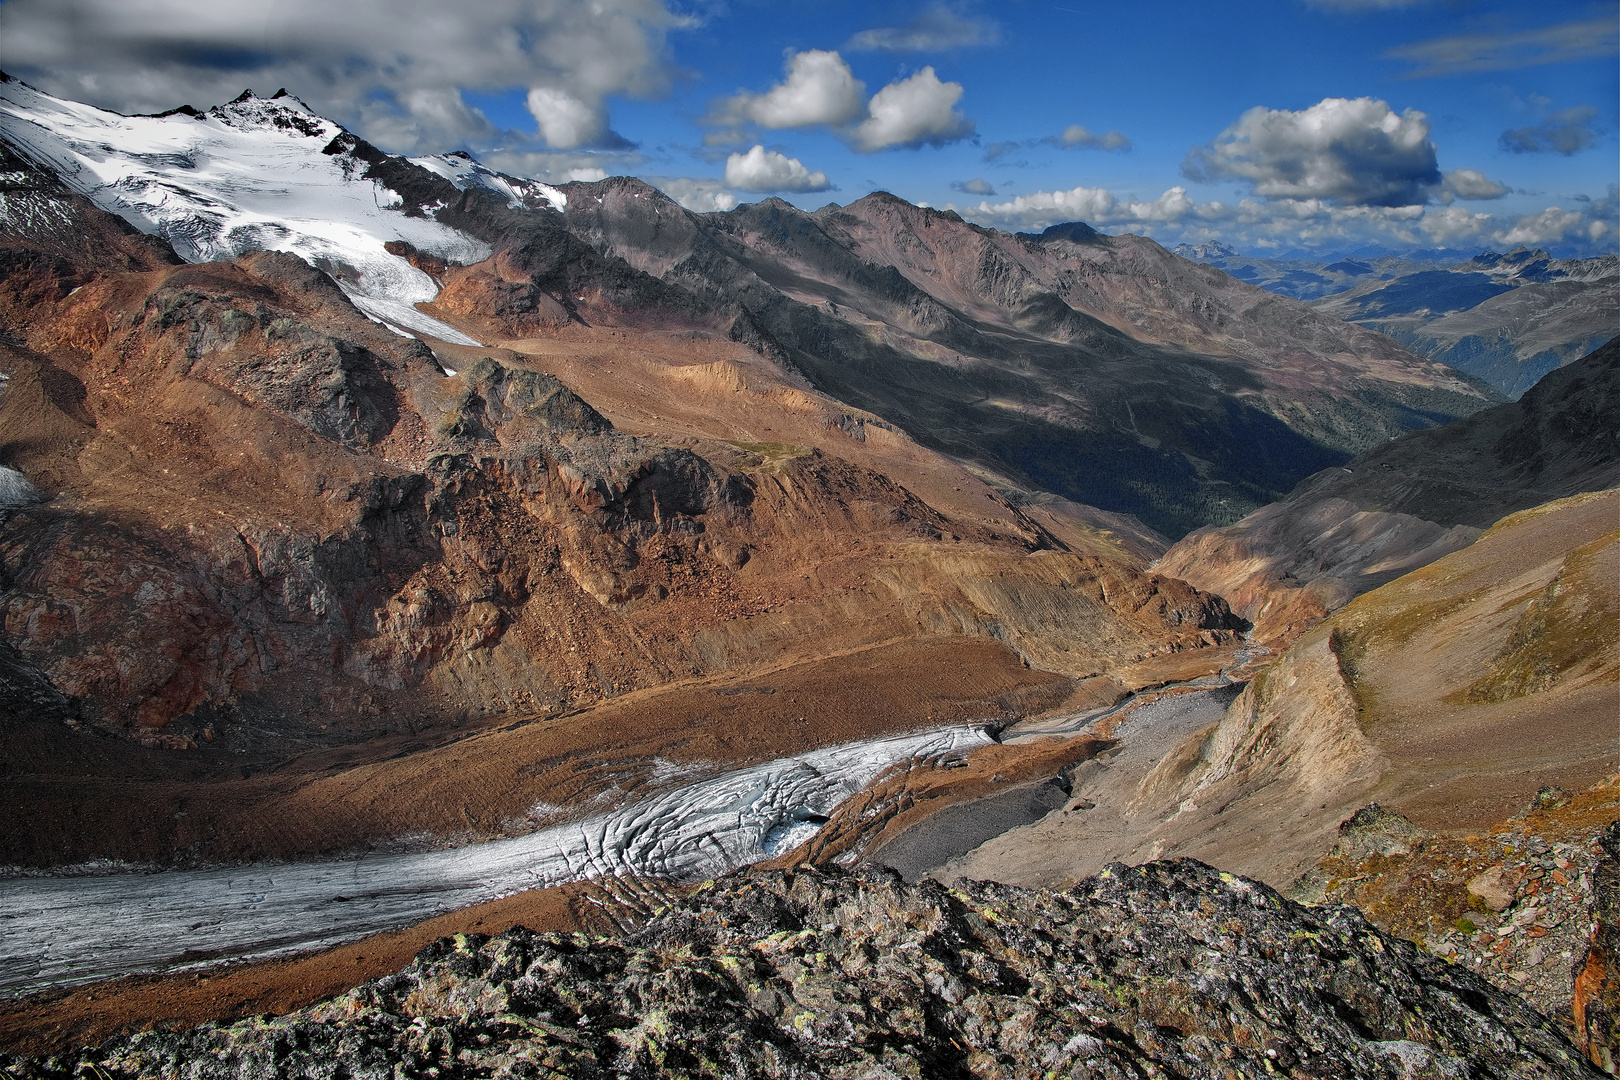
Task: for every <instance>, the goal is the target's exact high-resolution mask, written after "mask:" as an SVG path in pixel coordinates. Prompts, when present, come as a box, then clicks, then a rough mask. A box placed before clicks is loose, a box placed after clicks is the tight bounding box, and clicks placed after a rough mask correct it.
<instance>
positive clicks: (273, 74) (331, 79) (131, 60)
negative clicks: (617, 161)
mask: <svg viewBox="0 0 1620 1080" xmlns="http://www.w3.org/2000/svg"><path fill="white" fill-rule="evenodd" d="M4 19H5V33H4V35H3V36H0V66H3V67H4V68H5V69H6V70H7V71H9V72H10V73H12V74H14V75H18V76H21V77H22V78H25V79H27V80H28V81H30V82H32V83H34V84H35V85H37V86H40V87H41V88H42V89H44V90H47V91H49V92H51V93H55V94H60V95H62V96H64V97H70V98H73V99H75V100H78V101H87V102H89V103H91V104H94V105H99V106H101V107H103V108H110V109H116V110H118V111H120V112H150V111H156V110H160V109H166V108H171V107H173V106H175V105H179V104H184V103H190V104H194V105H209V104H214V103H216V102H223V101H227V100H229V99H230V98H232V97H235V96H236V94H237V93H238V92H240V91H241V90H242V88H243V86H244V85H248V86H252V87H254V88H255V89H257V90H259V91H260V92H262V93H270V92H271V91H274V90H275V89H277V88H278V87H282V86H285V87H288V88H289V89H291V90H292V91H293V92H294V93H296V94H297V95H298V96H299V97H301V98H303V99H304V100H305V101H307V102H309V104H310V105H311V107H313V108H315V109H316V110H317V111H319V112H321V113H323V114H325V115H328V116H331V117H332V118H333V119H336V120H339V121H341V122H343V123H345V124H348V125H350V126H352V127H354V128H355V129H356V130H357V131H359V132H360V134H361V135H363V136H365V137H366V138H368V139H371V140H373V141H375V142H377V143H378V144H379V145H381V146H383V147H385V148H386V149H389V150H394V151H407V152H408V151H416V150H429V151H439V150H444V149H447V148H448V147H450V146H453V145H456V144H464V143H467V142H469V141H476V140H488V139H490V138H492V137H494V136H495V135H497V134H498V133H497V132H495V130H494V125H492V124H491V123H490V122H489V120H488V119H487V118H486V117H484V116H483V114H482V113H479V112H478V111H477V110H475V109H472V108H471V107H469V106H467V105H466V104H465V102H464V101H463V100H462V99H461V95H460V92H459V91H462V90H478V91H488V92H492V93H503V92H505V91H508V90H510V89H512V88H514V87H539V88H546V89H548V90H550V91H552V92H555V93H556V94H561V95H566V97H567V99H568V103H563V101H562V98H560V97H558V98H552V99H543V100H542V102H541V104H543V105H546V104H549V105H552V106H555V107H553V108H549V109H547V110H546V111H545V113H544V115H543V116H541V117H539V124H540V134H541V135H542V136H544V137H545V138H546V139H547V141H548V142H551V144H552V145H553V146H557V147H563V146H580V145H584V144H585V141H587V140H591V139H607V140H608V141H613V140H612V139H610V138H609V132H610V129H609V127H608V117H607V112H606V107H605V105H604V102H605V100H606V99H607V98H608V97H610V96H612V95H616V94H623V95H630V96H654V95H657V94H660V93H662V92H663V91H664V90H665V89H666V88H667V87H668V85H669V83H670V80H671V75H672V66H671V63H670V60H669V56H668V49H667V34H668V32H669V31H670V30H671V29H673V28H675V27H677V26H679V25H682V23H683V18H682V17H681V16H678V15H676V14H674V13H673V12H672V11H671V10H670V9H669V8H668V7H667V6H666V4H665V0H547V2H545V3H535V2H533V0H482V2H480V3H478V4H475V5H464V6H460V7H453V6H447V5H445V4H443V3H441V2H439V0H345V2H342V3H334V2H332V0H278V2H277V3H274V4H245V3H219V2H217V0H140V2H130V0H7V2H6V3H5V7H4ZM548 125H549V126H548ZM553 136H554V137H555V138H556V139H557V140H560V141H555V142H553V141H552V138H553ZM576 140H577V141H576Z"/></svg>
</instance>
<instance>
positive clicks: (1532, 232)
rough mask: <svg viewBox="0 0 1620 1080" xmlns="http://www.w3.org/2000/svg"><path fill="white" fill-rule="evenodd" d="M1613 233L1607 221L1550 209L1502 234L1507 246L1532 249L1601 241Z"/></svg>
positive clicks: (1572, 212)
mask: <svg viewBox="0 0 1620 1080" xmlns="http://www.w3.org/2000/svg"><path fill="white" fill-rule="evenodd" d="M1608 231H1609V225H1608V223H1607V222H1605V221H1601V220H1596V219H1593V218H1589V217H1588V216H1587V215H1586V214H1583V213H1581V212H1580V211H1579V210H1563V209H1560V208H1559V207H1556V206H1549V207H1547V209H1545V210H1543V211H1542V212H1541V213H1539V214H1530V215H1528V216H1526V217H1522V218H1520V219H1519V220H1518V221H1516V222H1514V223H1513V225H1512V226H1511V227H1510V228H1508V229H1507V230H1506V231H1504V232H1502V233H1500V234H1498V235H1499V237H1500V239H1501V242H1502V244H1503V245H1505V246H1508V247H1518V246H1520V245H1521V244H1523V245H1528V246H1532V247H1539V246H1545V245H1547V244H1556V243H1558V242H1560V241H1563V240H1568V239H1572V238H1574V239H1588V238H1590V239H1592V240H1597V239H1599V238H1600V237H1602V236H1603V235H1604V234H1605V233H1606V232H1608Z"/></svg>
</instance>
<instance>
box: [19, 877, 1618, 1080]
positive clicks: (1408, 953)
mask: <svg viewBox="0 0 1620 1080" xmlns="http://www.w3.org/2000/svg"><path fill="white" fill-rule="evenodd" d="M0 1075H5V1076H8V1077H68V1076H91V1075H93V1076H97V1077H103V1078H108V1080H110V1078H113V1077H137V1076H142V1077H144V1076H186V1077H192V1078H197V1080H203V1078H208V1077H242V1078H248V1077H271V1076H275V1077H340V1076H341V1077H377V1078H382V1077H428V1076H442V1077H450V1076H456V1077H472V1076H479V1077H485V1076H487V1077H534V1076H552V1075H567V1076H581V1077H584V1076H626V1077H638V1076H660V1075H675V1076H716V1077H718V1076H728V1077H754V1076H759V1077H800V1076H803V1077H808V1076H830V1077H893V1076H915V1077H923V1076H926V1077H946V1076H950V1077H963V1076H985V1077H1026V1076H1027V1077H1036V1076H1042V1077H1046V1076H1072V1077H1145V1076H1175V1077H1188V1078H1192V1077H1200V1078H1201V1077H1210V1078H1214V1077H1260V1076H1274V1075H1282V1076H1292V1077H1320V1078H1326V1077H1357V1078H1368V1080H1370V1078H1381V1077H1387V1078H1390V1080H1394V1078H1397V1077H1400V1078H1413V1077H1433V1078H1440V1077H1481V1078H1483V1077H1515V1078H1528V1077H1576V1076H1588V1075H1598V1074H1597V1073H1595V1072H1594V1071H1593V1069H1592V1067H1591V1066H1590V1065H1588V1064H1587V1063H1586V1062H1585V1061H1584V1060H1583V1059H1582V1058H1581V1056H1580V1055H1579V1054H1578V1053H1577V1052H1576V1050H1575V1048H1574V1047H1573V1046H1571V1045H1570V1044H1569V1043H1568V1042H1567V1041H1565V1040H1564V1039H1563V1038H1562V1037H1561V1036H1560V1035H1558V1034H1557V1033H1556V1031H1555V1029H1554V1028H1553V1026H1552V1025H1551V1023H1550V1022H1549V1021H1547V1020H1546V1019H1545V1018H1544V1017H1543V1016H1542V1015H1541V1014H1539V1013H1537V1012H1536V1011H1534V1010H1533V1009H1531V1008H1530V1007H1529V1006H1528V1005H1526V1004H1525V1003H1524V1002H1523V1001H1522V1000H1521V999H1519V998H1517V997H1516V996H1514V995H1512V994H1509V993H1506V992H1504V991H1501V990H1498V989H1496V988H1495V987H1493V986H1491V985H1490V984H1489V983H1487V982H1485V981H1484V980H1482V979H1480V978H1478V977H1477V976H1475V975H1473V974H1471V973H1470V972H1467V971H1465V970H1463V969H1461V968H1458V967H1454V966H1452V965H1449V964H1447V963H1445V962H1444V961H1441V960H1439V959H1437V958H1435V957H1433V956H1430V955H1428V954H1425V953H1422V952H1420V951H1418V950H1417V949H1416V948H1415V947H1414V946H1413V945H1411V944H1410V943H1408V942H1405V941H1401V940H1398V939H1395V938H1392V937H1389V936H1386V935H1384V934H1382V933H1381V932H1379V931H1378V930H1376V929H1375V928H1373V927H1372V926H1371V925H1370V924H1368V923H1367V922H1366V921H1365V920H1364V919H1363V918H1362V917H1361V916H1360V914H1359V913H1357V912H1356V911H1355V910H1354V909H1352V908H1348V907H1334V908H1326V909H1308V908H1303V907H1300V906H1298V905H1296V904H1293V903H1291V902H1289V901H1287V900H1285V899H1283V898H1282V897H1281V896H1280V895H1278V894H1277V893H1276V892H1274V891H1272V890H1271V889H1269V888H1267V887H1265V886H1264V885H1261V884H1259V883H1256V882H1253V881H1249V880H1246V879H1243V878H1239V877H1236V876H1234V875H1231V874H1224V873H1220V872H1218V871H1215V870H1213V869H1211V868H1209V867H1207V866H1205V865H1203V864H1202V863H1198V862H1194V861H1190V860H1177V861H1167V862H1158V863H1151V864H1149V865H1146V866H1143V867H1139V868H1127V867H1125V866H1123V865H1118V864H1116V865H1114V866H1111V867H1109V868H1108V869H1107V870H1106V871H1105V872H1104V873H1102V874H1100V875H1098V876H1096V877H1094V878H1089V879H1087V880H1086V881H1083V882H1081V883H1080V884H1079V885H1078V886H1076V887H1075V888H1074V889H1072V890H1070V891H1068V892H1064V893H1048V892H1032V891H1025V890H1020V889H1016V888H1012V887H1008V886H997V885H990V884H983V883H979V884H966V885H963V886H962V887H961V888H959V889H956V890H950V891H947V890H946V889H945V888H943V887H941V886H939V885H937V884H934V883H931V882H929V883H923V884H920V885H915V886H907V885H904V884H903V883H901V882H899V881H898V880H896V878H895V877H894V876H893V875H891V874H888V873H886V872H883V871H878V870H865V871H861V872H858V873H838V872H828V871H817V870H802V869H801V870H796V871H773V872H769V873H751V874H738V875H733V876H730V877H727V878H724V879H722V880H721V881H719V882H717V883H716V884H714V885H712V886H709V887H708V888H706V889H704V890H702V891H700V892H699V893H697V894H696V895H694V896H692V897H691V898H689V899H688V900H686V901H684V902H682V903H680V904H678V905H677V906H675V907H674V908H672V909H670V910H669V911H667V912H665V913H664V914H663V915H661V916H659V917H657V918H655V919H653V920H652V921H651V922H649V923H648V924H647V925H646V926H644V927H643V928H642V929H641V930H640V931H638V932H636V933H634V934H632V935H630V936H628V937H625V938H619V939H611V938H589V937H585V936H582V935H556V934H535V933H532V932H529V931H526V930H522V929H514V930H511V931H508V932H507V933H505V934H502V935H499V936H497V937H494V938H486V937H483V936H459V937H456V938H445V939H441V940H440V941H438V942H436V943H435V944H434V945H432V946H430V947H429V948H428V949H426V950H424V951H423V952H422V953H421V954H420V955H419V956H418V957H417V958H416V959H415V960H414V961H413V962H412V963H411V965H410V966H408V967H407V968H406V969H405V970H404V971H402V972H400V973H399V974H397V975H393V976H389V977H387V978H384V979H380V980H377V981H374V982H371V983H367V984H365V985H363V986H361V987H359V988H357V989H356V990H354V991H351V992H350V993H348V994H346V995H344V996H342V997H339V998H336V999H333V1000H332V1001H329V1002H326V1003H323V1004H320V1005H317V1006H313V1007H311V1008H309V1009H305V1010H303V1011H301V1012H298V1013H294V1014H292V1015H290V1016H286V1017H282V1018H278V1019H268V1018H266V1019H262V1020H252V1021H243V1022H240V1023H237V1024H233V1025H231V1026H228V1027H214V1026H210V1025H204V1026H203V1027H201V1028H198V1029H196V1030H194V1031H191V1032H186V1033H179V1034H174V1033H165V1032H146V1033H142V1034H139V1035H136V1036H133V1037H131V1038H128V1039H124V1040H119V1041H114V1042H111V1043H109V1044H107V1045H105V1046H103V1047H101V1048H100V1049H99V1050H95V1051H89V1052H86V1053H84V1054H83V1055H82V1056H81V1057H79V1058H77V1059H54V1060H50V1061H43V1062H40V1061H23V1060H16V1059H14V1060H12V1061H10V1062H7V1063H5V1064H4V1066H0Z"/></svg>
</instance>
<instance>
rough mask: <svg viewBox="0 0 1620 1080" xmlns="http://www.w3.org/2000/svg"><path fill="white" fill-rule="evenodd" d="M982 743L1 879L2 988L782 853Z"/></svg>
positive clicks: (281, 946) (935, 737)
mask: <svg viewBox="0 0 1620 1080" xmlns="http://www.w3.org/2000/svg"><path fill="white" fill-rule="evenodd" d="M990 741H991V738H990V736H989V734H988V733H987V732H986V731H985V729H984V728H982V727H975V726H966V725H962V726H956V727H948V728H941V729H936V730H931V731H921V732H912V733H909V734H904V735H891V736H888V737H885V738H879V739H871V740H867V741H864V742H856V743H845V744H843V745H841V746H831V747H827V748H825V749H821V750H812V751H809V752H807V753H803V754H797V755H794V756H792V757H786V758H778V759H777V760H775V761H767V762H763V763H761V764H758V765H752V766H748V767H746V768H742V769H737V770H734V771H732V772H727V773H722V774H720V775H717V776H711V777H708V778H707V779H702V780H697V781H695V782H693V783H690V784H687V785H685V786H682V787H677V788H673V789H670V790H665V791H662V792H660V793H658V794H655V795H653V796H651V797H650V798H646V799H643V800H641V801H639V802H635V803H631V804H630V805H628V806H622V807H619V808H617V809H614V810H610V811H608V812H606V813H602V814H597V815H595V816H592V817H587V818H584V819H582V820H580V821H576V822H573V823H571V824H566V825H554V826H552V827H550V828H546V829H542V830H540V831H538V832H534V833H530V834H529V835H527V836H519V837H514V838H511V839H507V840H493V841H490V842H488V843H483V844H470V845H467V846H465V847H457V848H450V849H447V850H438V851H426V852H418V853H414V854H391V855H367V856H365V857H363V858H360V859H355V860H343V861H337V860H333V861H327V862H314V863H292V864H288V865H273V864H272V865H255V866H239V867H215V868H208V869H201V870H171V871H165V872H162V873H155V874H129V873H117V874H108V875H105V876H97V877H12V878H9V879H4V878H0V997H4V996H10V995H15V994H18V993H26V992H29V991H32V990H38V989H41V988H43V987H47V986H67V985H72V984H74V983H82V982H88V981H90V980H92V979H100V978H107V977H109V976H113V975H122V974H126V973H129V972H134V971H150V970H153V969H155V968H160V967H163V966H166V965H169V964H174V963H183V962H184V961H183V959H182V958H183V957H184V956H185V955H186V954H187V953H188V952H190V953H192V954H194V955H207V956H212V957H216V958H219V959H227V958H241V957H249V956H268V955H273V954H276V953H285V952H291V951H296V950H300V949H310V948H320V947H324V946H328V945H334V944H337V943H338V942H341V941H350V940H353V939H355V938H359V937H363V936H365V935H366V934H371V933H375V932H377V931H379V930H386V929H389V928H391V927H396V926H402V925H405V924H408V923H412V922H417V921H420V920H422V919H425V918H428V917H430V916H432V915H435V914H439V913H442V912H445V911H450V910H453V909H455V908H460V907H466V906H467V905H469V904H476V903H480V902H482V901H485V900H492V899H495V898H496V897H500V896H505V895H508V894H510V893H514V892H517V891H520V890H522V889H530V888H536V887H542V886H547V885H560V884H563V883H565V882H570V881H580V880H584V879H587V878H593V877H598V876H600V875H603V874H624V875H643V876H652V877H664V878H672V879H675V880H680V881H701V880H703V879H704V878H706V877H715V876H718V875H720V874H723V873H725V872H727V871H729V870H734V869H736V868H737V867H739V866H745V865H747V864H749V863H753V862H758V861H759V860H761V859H764V858H769V857H771V856H773V855H779V854H783V853H785V852H787V851H789V850H791V849H792V848H793V847H794V846H796V845H797V844H799V843H802V842H803V841H805V840H807V839H809V838H810V837H811V836H812V835H814V833H815V830H816V829H817V828H819V823H820V822H821V821H824V820H825V819H826V817H827V816H828V815H829V814H831V813H832V811H833V809H834V808H835V807H837V805H838V804H839V803H841V802H843V801H844V800H845V799H847V798H849V797H850V796H851V795H854V794H855V793H856V792H857V791H859V790H860V789H861V788H863V787H865V786H866V785H867V784H868V783H870V782H871V781H872V780H874V779H876V778H877V777H878V776H879V775H880V774H881V773H883V772H884V771H885V770H886V769H888V768H890V767H891V766H894V765H898V764H901V763H903V762H906V761H910V760H915V759H923V760H938V759H942V758H948V757H954V756H956V755H959V754H962V753H965V752H966V751H968V750H971V749H973V748H974V747H976V746H983V745H985V744H987V743H989V742H990Z"/></svg>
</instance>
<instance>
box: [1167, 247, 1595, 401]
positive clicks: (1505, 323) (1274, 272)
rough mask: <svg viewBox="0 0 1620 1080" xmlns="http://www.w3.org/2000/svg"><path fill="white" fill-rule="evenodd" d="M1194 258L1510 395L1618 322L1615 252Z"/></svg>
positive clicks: (1217, 254) (1192, 252)
mask: <svg viewBox="0 0 1620 1080" xmlns="http://www.w3.org/2000/svg"><path fill="white" fill-rule="evenodd" d="M1176 253H1177V254H1178V255H1183V256H1186V257H1187V258H1190V259H1195V260H1197V261H1199V262H1202V263H1207V264H1208V265H1210V266H1217V267H1220V268H1221V269H1222V270H1224V271H1226V272H1227V273H1229V274H1231V275H1233V276H1234V277H1238V278H1241V279H1242V280H1244V281H1247V282H1251V283H1253V284H1256V285H1259V286H1261V287H1262V288H1265V289H1269V290H1271V291H1273V292H1276V293H1279V294H1281V295H1283V296H1292V297H1295V298H1297V299H1300V300H1307V301H1310V302H1311V304H1312V306H1313V307H1315V308H1317V309H1318V310H1320V311H1324V312H1326V313H1328V314H1331V315H1333V316H1335V317H1337V318H1341V319H1346V320H1349V321H1351V322H1354V323H1356V324H1357V325H1360V326H1365V327H1368V328H1369V329H1373V330H1377V331H1379V332H1380V333H1384V334H1388V335H1389V336H1390V337H1392V338H1394V339H1395V340H1397V341H1399V342H1400V343H1401V344H1403V345H1405V346H1406V347H1407V348H1409V349H1411V350H1412V351H1413V352H1416V353H1418V354H1419V355H1420V356H1426V357H1429V358H1430V359H1433V360H1440V361H1443V362H1445V363H1446V364H1449V365H1450V366H1452V367H1454V368H1456V369H1457V370H1459V371H1466V372H1468V373H1469V374H1470V375H1474V376H1477V377H1478V378H1480V379H1482V380H1484V381H1485V382H1487V383H1489V384H1490V385H1492V386H1493V387H1495V388H1496V389H1497V390H1499V391H1501V392H1502V393H1504V394H1506V395H1507V396H1508V397H1513V398H1516V397H1518V396H1519V395H1520V394H1522V393H1524V392H1525V391H1526V390H1528V389H1529V388H1530V387H1531V386H1533V385H1535V383H1536V380H1538V379H1540V378H1541V377H1542V376H1543V375H1545V374H1546V373H1547V372H1549V371H1552V370H1553V369H1555V368H1558V367H1560V366H1562V365H1564V364H1567V363H1569V362H1571V361H1572V360H1575V359H1577V358H1578V357H1581V356H1584V355H1585V354H1586V353H1588V352H1590V351H1592V350H1593V349H1595V348H1597V347H1598V346H1599V345H1602V344H1603V343H1604V342H1606V341H1608V340H1610V339H1611V338H1612V337H1614V335H1615V332H1616V330H1617V328H1620V259H1617V258H1616V257H1615V256H1613V255H1604V256H1600V257H1598V258H1592V259H1555V258H1553V257H1552V256H1550V255H1549V254H1547V252H1545V251H1542V250H1540V249H1531V248H1516V249H1514V250H1513V251H1510V252H1507V253H1506V254H1503V253H1501V252H1483V253H1481V254H1478V255H1474V256H1471V257H1462V256H1461V255H1460V253H1455V252H1453V253H1440V252H1435V253H1430V255H1428V256H1427V257H1423V258H1418V257H1416V256H1411V255H1408V256H1394V255H1388V254H1384V255H1373V256H1366V257H1356V256H1331V257H1328V258H1323V259H1312V258H1264V257H1259V258H1257V257H1252V256H1245V255H1240V254H1239V253H1238V252H1237V251H1235V250H1233V249H1232V248H1230V247H1228V246H1226V245H1224V244H1219V243H1205V244H1196V245H1188V244H1183V245H1179V246H1178V247H1177V248H1176Z"/></svg>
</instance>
